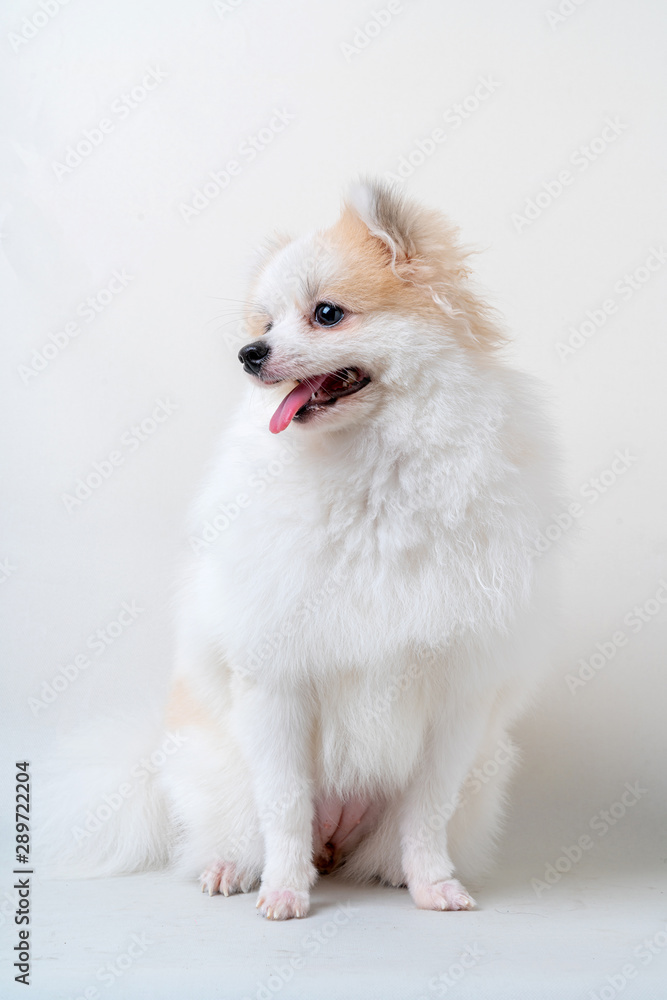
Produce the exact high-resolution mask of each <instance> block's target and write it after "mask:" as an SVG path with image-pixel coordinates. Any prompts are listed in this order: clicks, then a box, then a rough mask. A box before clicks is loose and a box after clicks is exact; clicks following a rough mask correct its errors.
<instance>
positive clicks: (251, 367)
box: [239, 340, 271, 375]
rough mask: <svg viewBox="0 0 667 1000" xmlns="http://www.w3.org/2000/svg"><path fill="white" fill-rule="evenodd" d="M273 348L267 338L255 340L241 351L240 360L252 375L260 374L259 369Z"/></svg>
mask: <svg viewBox="0 0 667 1000" xmlns="http://www.w3.org/2000/svg"><path fill="white" fill-rule="evenodd" d="M270 350H271V348H270V347H269V345H268V344H267V342H266V341H265V340H254V341H253V342H252V344H246V346H245V347H242V348H241V350H240V351H239V361H240V362H241V364H242V365H243V367H244V368H245V370H246V371H247V372H249V374H250V375H259V370H260V368H261V367H262V365H263V364H264V362H265V361H266V359H267V358H268V356H269V352H270Z"/></svg>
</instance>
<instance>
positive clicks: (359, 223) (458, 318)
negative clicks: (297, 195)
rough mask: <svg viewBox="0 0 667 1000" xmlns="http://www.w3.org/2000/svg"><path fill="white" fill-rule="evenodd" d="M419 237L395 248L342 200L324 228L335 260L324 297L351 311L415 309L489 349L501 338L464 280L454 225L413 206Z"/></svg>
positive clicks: (462, 338) (463, 254) (463, 261)
mask: <svg viewBox="0 0 667 1000" xmlns="http://www.w3.org/2000/svg"><path fill="white" fill-rule="evenodd" d="M415 218H416V224H417V229H418V230H419V232H420V236H421V238H420V239H419V238H417V237H415V241H414V256H411V257H409V256H406V255H405V254H404V253H403V254H397V253H395V252H394V251H393V250H392V248H391V247H390V246H388V245H387V243H386V242H384V240H383V239H381V238H379V237H378V236H376V235H373V234H372V233H371V232H370V231H369V229H368V226H367V225H366V223H365V222H364V221H363V220H362V219H361V218H360V217H359V215H358V213H357V212H356V211H355V210H354V208H353V207H352V206H345V208H344V210H343V214H342V215H341V217H340V219H339V220H338V222H337V223H336V224H335V225H334V226H333V227H332V228H331V229H330V230H328V231H327V232H326V233H325V234H324V237H325V239H327V240H329V241H330V242H331V244H332V247H333V249H334V251H335V253H336V256H337V257H338V259H339V260H340V270H339V273H338V275H337V277H336V278H335V279H333V280H332V281H331V282H330V283H328V284H327V287H326V289H323V290H322V291H323V293H324V294H323V297H324V298H328V299H330V300H331V301H332V302H339V303H340V304H341V305H345V306H347V307H348V308H350V309H352V310H353V311H355V312H360V313H363V312H371V311H374V310H378V309H385V310H391V309H393V310H396V311H400V312H409V313H413V314H417V315H419V316H421V317H423V318H424V319H427V320H430V321H431V322H432V321H433V320H434V319H435V320H436V322H437V321H438V320H440V321H446V322H447V329H448V330H449V331H450V332H451V333H452V334H453V335H454V336H456V338H457V340H458V341H459V343H461V344H463V345H464V346H466V347H469V348H471V349H474V350H479V351H483V352H489V351H493V350H495V349H496V348H497V347H499V346H501V345H502V344H503V343H504V341H505V338H504V336H503V334H502V333H501V331H500V329H499V328H498V326H497V325H496V323H495V321H494V316H493V312H492V310H491V309H489V307H488V306H486V305H485V303H484V302H483V301H482V300H481V299H480V298H479V297H478V296H477V295H476V294H475V292H474V290H473V289H472V288H471V286H470V283H469V273H470V271H469V268H468V267H467V264H466V257H467V254H466V252H465V251H464V250H463V248H462V247H461V246H460V245H459V243H458V240H457V231H456V229H455V228H454V227H453V226H451V225H450V224H449V223H447V221H446V220H445V219H444V218H443V217H442V216H441V215H440V214H439V213H437V212H429V211H428V210H426V209H416V210H415Z"/></svg>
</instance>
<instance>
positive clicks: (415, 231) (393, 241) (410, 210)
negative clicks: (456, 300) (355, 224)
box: [345, 180, 467, 292]
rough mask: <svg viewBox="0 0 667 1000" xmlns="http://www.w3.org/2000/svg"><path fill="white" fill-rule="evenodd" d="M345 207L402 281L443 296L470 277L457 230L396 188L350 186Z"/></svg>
mask: <svg viewBox="0 0 667 1000" xmlns="http://www.w3.org/2000/svg"><path fill="white" fill-rule="evenodd" d="M345 207H346V209H347V211H348V212H350V213H352V214H353V215H355V216H356V217H357V218H358V219H359V220H360V221H361V222H363V223H364V225H365V226H366V228H367V229H368V231H369V233H370V234H371V236H374V237H375V238H376V239H377V240H379V241H380V242H381V243H382V244H383V245H384V247H385V248H386V250H387V255H388V263H389V264H390V265H391V267H392V269H393V270H394V271H395V273H396V274H397V275H398V276H399V277H400V278H403V279H404V280H406V281H411V282H414V283H415V284H419V285H423V286H425V287H427V288H430V289H432V290H433V291H435V290H436V289H441V290H442V291H443V292H444V289H445V287H446V286H447V285H448V284H449V283H450V282H451V281H452V280H456V279H457V278H459V277H461V276H463V275H465V274H467V268H466V267H465V264H464V257H465V253H464V252H463V250H462V249H461V247H460V246H459V243H458V238H457V235H458V234H457V230H456V229H455V227H454V226H452V225H451V224H450V223H449V222H448V221H447V220H446V219H445V218H444V217H443V216H442V215H441V214H440V213H439V212H436V211H433V210H431V209H426V208H424V207H423V206H422V205H419V204H416V203H415V202H411V201H409V200H408V199H406V198H405V197H404V196H403V195H402V194H401V192H400V191H398V190H397V189H396V188H395V187H393V186H391V185H389V184H383V183H382V182H380V181H371V180H364V181H361V182H359V183H358V184H355V185H354V186H353V187H352V188H351V190H350V192H349V195H348V198H347V200H346V206H345Z"/></svg>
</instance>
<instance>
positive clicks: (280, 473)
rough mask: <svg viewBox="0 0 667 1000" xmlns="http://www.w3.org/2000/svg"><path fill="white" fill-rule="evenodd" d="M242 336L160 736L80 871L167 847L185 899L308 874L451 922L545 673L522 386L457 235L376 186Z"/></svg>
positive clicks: (542, 510) (271, 289) (292, 248)
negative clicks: (517, 725) (166, 741)
mask: <svg viewBox="0 0 667 1000" xmlns="http://www.w3.org/2000/svg"><path fill="white" fill-rule="evenodd" d="M247 325H248V329H249V337H248V340H249V343H248V344H247V345H246V346H245V347H243V348H242V350H241V351H240V353H239V358H240V360H241V361H242V363H243V367H244V369H245V371H246V372H248V373H249V383H250V384H249V387H248V395H247V398H246V399H244V401H243V403H242V405H241V406H240V407H239V409H238V412H237V414H236V416H235V418H234V420H233V422H232V425H231V426H230V427H229V429H228V431H227V433H226V435H225V438H224V442H223V444H222V447H221V450H220V453H219V455H218V456H217V459H216V461H215V463H214V466H213V471H212V474H211V476H210V479H209V482H208V484H207V486H206V488H205V490H204V491H203V494H202V496H201V498H200V500H199V502H198V504H197V505H196V508H195V511H194V515H193V536H195V537H199V536H201V535H202V526H204V525H209V527H210V526H211V525H215V524H218V526H219V527H218V528H217V529H216V530H214V531H209V532H208V538H209V539H210V541H201V544H200V545H199V548H200V551H199V552H198V554H197V556H196V557H195V559H194V563H195V565H194V567H193V571H192V574H191V579H190V582H189V586H188V588H187V593H186V599H185V601H184V608H183V614H182V619H181V628H180V640H179V650H178V656H177V665H176V672H175V679H174V684H173V688H172V692H171V696H170V700H169V706H168V711H167V727H168V728H169V729H170V730H177V731H178V732H180V733H182V734H183V739H184V745H183V746H182V748H181V749H179V750H178V752H177V753H174V754H173V755H171V756H170V757H169V758H168V761H167V763H166V764H165V766H164V767H163V768H162V769H161V770H160V771H159V775H158V776H157V777H156V778H155V781H154V786H152V787H151V788H147V789H145V790H144V795H143V801H142V802H141V803H138V802H137V801H134V803H133V804H131V803H130V802H128V815H129V819H127V817H126V829H127V830H128V831H129V835H127V836H122V837H121V836H120V835H119V834H118V831H117V830H116V829H115V827H114V828H113V829H112V825H107V827H106V830H105V831H104V832H103V837H102V839H101V840H100V845H98V847H97V848H96V849H97V850H98V860H99V861H100V865H99V867H100V869H101V870H106V871H109V870H112V869H114V870H137V869H138V868H141V867H145V866H147V865H149V864H152V863H155V861H156V860H163V859H164V858H165V857H166V856H167V855H171V857H172V858H174V857H175V858H176V859H177V860H178V861H179V863H180V865H181V867H182V868H183V869H184V870H186V871H190V872H192V873H193V874H195V873H196V874H200V873H201V872H202V871H203V874H201V875H200V880H201V884H202V888H203V889H205V890H206V889H207V890H208V891H209V893H211V894H213V893H215V892H217V891H219V892H221V893H223V894H224V895H228V894H229V893H233V892H244V891H247V890H249V889H251V888H252V887H254V886H256V885H259V898H258V903H257V905H258V907H259V908H260V911H261V913H263V914H264V915H265V916H267V917H270V918H273V919H287V918H289V917H302V916H305V915H306V914H307V912H308V907H309V890H310V888H311V886H312V885H313V882H314V880H315V878H316V876H317V872H318V871H328V870H331V869H332V868H340V870H341V871H342V873H343V874H345V875H347V876H349V877H352V878H355V879H365V880H368V879H372V878H380V879H382V880H383V881H385V882H387V883H391V884H392V885H407V887H408V889H409V891H410V893H411V895H412V897H413V899H414V901H415V903H416V905H417V906H419V907H423V908H427V909H435V910H462V909H469V908H470V907H472V906H474V902H473V899H472V898H471V896H470V895H469V893H468V892H467V891H466V889H465V888H464V887H463V886H462V885H461V883H460V882H459V881H458V880H457V879H456V878H455V873H456V874H459V873H460V872H461V871H465V872H470V873H471V874H472V876H473V878H474V877H475V876H476V875H477V874H478V873H479V872H480V871H481V869H482V868H483V867H484V866H485V864H486V862H487V860H488V856H489V849H490V847H491V846H492V844H493V840H494V837H495V834H496V833H497V830H498V827H499V820H500V811H501V806H502V800H503V792H504V787H505V784H506V781H507V778H508V777H509V774H510V771H511V765H512V762H513V758H514V756H515V752H514V749H513V745H512V744H511V742H510V741H509V739H508V736H507V727H508V726H509V724H510V723H511V722H512V721H513V720H514V719H515V718H516V717H517V715H518V713H519V712H520V711H521V710H522V709H523V708H524V706H525V705H526V702H527V700H528V699H529V697H530V696H531V695H532V693H533V692H534V690H535V687H536V683H537V682H538V681H539V679H540V678H541V676H543V674H544V672H545V670H546V668H547V666H548V662H547V661H548V648H547V647H548V643H549V638H548V636H549V631H548V628H549V622H550V620H551V619H552V616H553V594H552V587H551V585H550V582H549V580H550V578H551V576H552V573H551V571H550V569H548V566H547V564H548V561H549V558H548V556H547V557H544V556H542V557H538V556H536V554H535V552H534V551H533V542H534V540H535V538H536V537H537V536H538V535H539V532H540V528H541V527H542V526H543V524H544V523H545V521H546V520H547V519H548V518H549V517H550V516H551V515H552V513H553V510H554V502H555V501H554V495H555V494H554V485H553V482H554V480H553V473H552V469H553V456H552V452H553V449H552V445H551V438H550V432H549V428H548V425H547V422H546V421H545V419H544V417H543V415H542V411H541V406H540V403H539V393H537V392H536V391H535V389H534V387H533V385H532V383H531V381H530V380H529V379H528V378H527V377H526V376H524V375H520V374H518V373H517V372H514V371H511V370H510V369H508V368H507V367H506V366H505V365H503V364H502V363H501V361H500V360H499V356H498V355H499V348H500V347H501V346H502V339H503V338H502V336H501V335H500V334H499V332H498V330H497V329H496V327H495V325H494V322H493V320H492V317H491V314H490V312H489V310H488V309H487V308H486V307H485V306H484V305H483V304H482V303H481V302H480V300H479V299H478V298H477V297H476V296H475V294H474V292H473V291H472V290H471V287H470V284H469V278H468V269H467V267H466V263H465V254H464V252H463V251H462V249H461V248H460V246H459V245H458V243H457V239H456V232H455V230H454V229H453V228H452V227H451V226H450V225H449V224H448V223H447V222H446V221H445V220H444V219H443V218H442V217H441V216H440V215H439V214H437V213H435V212H432V211H429V210H426V209H423V208H421V207H419V206H416V205H414V204H410V203H408V202H406V201H405V200H404V199H403V198H402V197H400V196H399V195H397V194H396V193H395V192H393V191H391V190H389V189H387V188H385V187H383V186H381V185H378V184H364V185H361V186H359V187H358V188H357V189H356V190H355V191H354V192H353V194H352V196H351V197H350V199H349V200H348V202H347V203H346V205H345V207H344V210H343V214H342V216H341V218H340V219H339V220H338V222H337V223H336V224H335V225H334V226H333V227H332V228H330V229H327V230H323V231H319V232H317V233H315V234H313V235H309V236H307V237H304V238H301V239H298V240H295V241H279V242H276V243H275V244H274V245H272V246H271V248H270V249H269V250H268V251H267V253H266V254H265V256H264V258H263V260H262V262H261V265H260V268H259V270H258V273H257V275H256V278H255V281H254V284H253V287H252V289H251V292H250V295H249V300H248V311H247ZM231 504H233V505H234V506H233V508H232V507H230V505H231ZM221 505H222V507H221ZM222 508H224V509H225V510H226V511H227V512H228V513H229V512H230V510H232V509H233V511H234V512H235V516H234V517H233V518H232V517H227V518H226V519H223V518H220V511H221V509H222ZM216 518H217V520H216ZM489 765H491V766H489ZM490 774H491V775H494V778H493V780H491V779H490V778H489V775H490ZM163 803H166V805H163ZM128 823H129V826H127V824H128ZM93 849H94V848H92V847H91V850H93Z"/></svg>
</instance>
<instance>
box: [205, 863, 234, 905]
mask: <svg viewBox="0 0 667 1000" xmlns="http://www.w3.org/2000/svg"><path fill="white" fill-rule="evenodd" d="M199 884H200V885H201V891H202V892H207V893H208V894H209V896H214V895H215V894H216V892H221V893H222V895H223V896H231V895H232V893H234V892H239V891H241V878H240V876H239V874H238V871H237V869H236V865H235V864H234V863H233V862H232V861H219V862H217V863H216V864H214V865H211V867H210V868H207V869H206V871H204V872H202V874H201V875H200V876H199Z"/></svg>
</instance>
